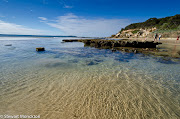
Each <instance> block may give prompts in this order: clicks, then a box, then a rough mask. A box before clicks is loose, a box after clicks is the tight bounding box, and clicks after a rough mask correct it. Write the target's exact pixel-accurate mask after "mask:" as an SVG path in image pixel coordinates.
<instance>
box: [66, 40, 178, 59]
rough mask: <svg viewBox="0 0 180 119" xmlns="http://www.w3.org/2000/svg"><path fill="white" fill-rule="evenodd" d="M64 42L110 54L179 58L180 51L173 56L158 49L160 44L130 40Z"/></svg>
mask: <svg viewBox="0 0 180 119" xmlns="http://www.w3.org/2000/svg"><path fill="white" fill-rule="evenodd" d="M65 42H82V43H84V46H85V47H95V48H98V49H110V50H111V51H112V52H116V51H121V52H128V53H143V54H145V55H154V56H162V57H173V58H180V51H179V52H177V53H176V54H175V55H174V54H172V51H171V50H168V49H164V48H160V46H159V44H162V43H160V42H153V41H144V42H142V41H132V40H127V39H124V40H104V39H73V40H72V39H65V40H63V43H65ZM157 46H158V47H157Z"/></svg>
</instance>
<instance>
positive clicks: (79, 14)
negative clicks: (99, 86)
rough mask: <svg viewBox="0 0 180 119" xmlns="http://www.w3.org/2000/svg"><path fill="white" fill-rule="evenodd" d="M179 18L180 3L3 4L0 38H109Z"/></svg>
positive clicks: (65, 0)
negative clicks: (138, 24) (149, 22)
mask: <svg viewBox="0 0 180 119" xmlns="http://www.w3.org/2000/svg"><path fill="white" fill-rule="evenodd" d="M176 14H180V0H151V1H148V0H0V34H23V35H24V34H27V35H75V36H90V37H107V36H111V35H112V34H116V33H118V32H119V31H120V30H121V28H124V27H125V26H127V25H129V24H131V23H136V22H143V21H145V20H147V19H149V18H152V17H156V18H162V17H167V16H173V15H176Z"/></svg>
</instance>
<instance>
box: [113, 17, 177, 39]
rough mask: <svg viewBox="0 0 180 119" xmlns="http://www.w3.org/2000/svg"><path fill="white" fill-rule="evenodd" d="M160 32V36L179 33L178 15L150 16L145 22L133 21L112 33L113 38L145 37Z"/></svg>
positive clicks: (166, 36)
mask: <svg viewBox="0 0 180 119" xmlns="http://www.w3.org/2000/svg"><path fill="white" fill-rule="evenodd" d="M156 33H158V34H161V35H162V37H164V38H168V37H174V38H176V37H177V36H178V35H180V15H175V16H171V17H165V18H160V19H157V18H150V19H148V20H146V21H145V22H141V23H133V24H130V25H128V26H126V27H125V28H122V29H121V31H119V33H117V34H116V35H112V36H111V37H114V38H141V37H142V38H145V37H149V38H151V37H153V36H154V34H156Z"/></svg>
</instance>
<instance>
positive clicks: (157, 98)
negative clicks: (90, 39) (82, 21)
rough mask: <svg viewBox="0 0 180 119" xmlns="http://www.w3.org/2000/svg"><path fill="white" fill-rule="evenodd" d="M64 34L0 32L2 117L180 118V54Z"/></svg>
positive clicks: (68, 118) (0, 114) (63, 118)
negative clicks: (97, 44)
mask: <svg viewBox="0 0 180 119" xmlns="http://www.w3.org/2000/svg"><path fill="white" fill-rule="evenodd" d="M63 39H75V38H74V37H72V38H70V37H46V38H43V37H42V38H38V37H0V118H13V117H14V118H20V116H21V117H22V115H24V118H25V117H26V118H41V119H179V118H180V59H177V58H167V57H162V56H161V57H160V56H153V55H145V54H141V53H137V54H134V53H126V52H122V51H117V52H112V51H111V50H110V49H96V48H93V47H84V44H83V43H80V42H72V43H63V42H62V40H63ZM37 47H44V48H45V51H43V52H37V51H36V48H37Z"/></svg>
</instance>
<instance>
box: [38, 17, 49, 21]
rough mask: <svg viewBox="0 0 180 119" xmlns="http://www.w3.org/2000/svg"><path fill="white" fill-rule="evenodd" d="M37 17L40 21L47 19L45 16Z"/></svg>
mask: <svg viewBox="0 0 180 119" xmlns="http://www.w3.org/2000/svg"><path fill="white" fill-rule="evenodd" d="M38 18H39V19H41V20H42V21H45V20H47V18H45V17H38Z"/></svg>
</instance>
